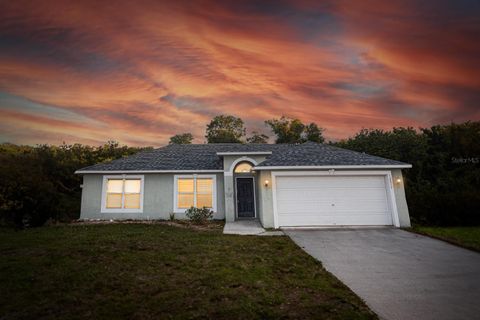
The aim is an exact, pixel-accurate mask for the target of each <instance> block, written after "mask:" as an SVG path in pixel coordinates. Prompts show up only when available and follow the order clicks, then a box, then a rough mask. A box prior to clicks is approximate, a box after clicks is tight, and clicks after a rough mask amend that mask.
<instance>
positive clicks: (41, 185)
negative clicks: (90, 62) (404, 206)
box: [0, 115, 480, 226]
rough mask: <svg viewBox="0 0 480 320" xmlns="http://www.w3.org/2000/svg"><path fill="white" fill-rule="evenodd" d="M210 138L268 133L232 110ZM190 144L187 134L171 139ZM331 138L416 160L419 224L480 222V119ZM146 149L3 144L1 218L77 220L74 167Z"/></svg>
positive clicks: (413, 191)
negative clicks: (246, 124) (248, 126)
mask: <svg viewBox="0 0 480 320" xmlns="http://www.w3.org/2000/svg"><path fill="white" fill-rule="evenodd" d="M239 120H240V121H239ZM265 123H266V125H267V126H269V127H270V128H271V131H272V132H273V134H274V135H275V138H274V140H275V142H276V143H302V142H305V141H316V142H324V137H323V135H322V133H323V129H322V128H320V127H318V126H317V125H316V124H314V123H311V124H304V123H302V122H301V121H300V120H298V119H291V118H286V117H282V118H280V119H272V120H267V121H266V122H265ZM205 136H206V140H207V142H208V143H221V142H235V143H264V142H266V141H268V137H267V136H266V135H265V134H262V133H254V132H252V134H251V135H250V136H248V137H247V136H246V130H245V127H244V124H243V121H241V119H239V118H235V117H232V116H228V115H227V116H226V115H220V116H217V117H214V118H213V119H212V121H211V122H210V123H209V124H208V125H207V127H206V134H205ZM192 141H193V136H192V135H191V134H188V133H187V134H181V135H176V136H174V137H172V139H171V140H170V142H171V143H191V142H192ZM328 143H329V144H331V145H335V146H338V147H342V148H346V149H350V150H354V151H359V152H365V153H368V154H372V155H377V156H381V157H386V158H390V159H395V160H399V161H404V162H407V163H411V164H412V165H413V167H412V168H411V169H407V170H404V175H405V180H404V183H405V190H406V195H407V202H408V204H409V210H410V216H411V218H412V221H413V222H414V223H417V224H423V225H480V121H475V122H470V121H469V122H464V123H459V124H456V123H451V124H448V125H436V126H432V127H430V128H420V129H414V128H411V127H407V128H403V127H400V128H393V129H391V130H380V129H362V130H360V131H359V132H358V133H356V134H355V135H353V136H352V137H350V138H348V139H343V140H341V141H337V142H332V141H330V142H328ZM148 149H151V147H148V148H135V147H127V146H121V145H119V144H118V143H117V142H113V141H110V142H108V143H107V144H105V145H103V146H99V147H92V146H86V145H81V144H73V145H67V144H63V145H61V146H53V145H37V146H19V145H14V144H8V143H4V144H1V145H0V223H1V224H4V225H17V226H22V225H24V224H29V225H33V226H37V225H42V224H44V223H45V221H47V220H49V219H50V220H53V221H70V220H72V219H76V218H78V216H79V212H80V198H81V188H80V185H81V183H82V179H81V177H80V176H78V175H75V174H74V172H75V171H76V170H78V169H80V168H82V167H86V166H89V165H93V164H95V163H100V162H105V161H110V160H113V159H118V158H121V157H124V156H129V155H132V154H134V153H137V152H139V151H142V150H148Z"/></svg>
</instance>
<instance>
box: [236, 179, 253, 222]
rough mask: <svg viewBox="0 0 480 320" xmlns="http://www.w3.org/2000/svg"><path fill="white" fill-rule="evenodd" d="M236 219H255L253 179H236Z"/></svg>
mask: <svg viewBox="0 0 480 320" xmlns="http://www.w3.org/2000/svg"><path fill="white" fill-rule="evenodd" d="M235 180H236V184H237V186H236V189H237V217H238V218H255V187H254V183H253V177H236V178H235Z"/></svg>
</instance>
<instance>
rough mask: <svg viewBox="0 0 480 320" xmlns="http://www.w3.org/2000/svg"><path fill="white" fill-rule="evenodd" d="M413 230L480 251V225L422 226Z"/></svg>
mask: <svg viewBox="0 0 480 320" xmlns="http://www.w3.org/2000/svg"><path fill="white" fill-rule="evenodd" d="M412 231H414V232H418V233H421V234H425V235H428V236H432V237H435V238H438V239H442V240H445V241H448V242H451V243H454V244H457V245H459V246H462V247H465V248H469V249H472V250H476V251H480V227H421V226H415V227H413V228H412Z"/></svg>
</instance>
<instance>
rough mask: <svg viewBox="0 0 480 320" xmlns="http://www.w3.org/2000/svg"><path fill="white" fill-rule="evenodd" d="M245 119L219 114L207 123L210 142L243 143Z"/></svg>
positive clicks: (207, 137) (207, 135) (207, 134)
mask: <svg viewBox="0 0 480 320" xmlns="http://www.w3.org/2000/svg"><path fill="white" fill-rule="evenodd" d="M245 132H246V130H245V127H244V124H243V120H242V119H240V118H237V117H234V116H231V115H218V116H216V117H214V118H213V119H212V121H210V123H209V124H208V125H207V129H206V135H205V138H206V139H207V142H208V143H242V138H243V137H244V136H245Z"/></svg>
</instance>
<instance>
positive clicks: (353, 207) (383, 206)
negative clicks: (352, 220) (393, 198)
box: [335, 199, 388, 214]
mask: <svg viewBox="0 0 480 320" xmlns="http://www.w3.org/2000/svg"><path fill="white" fill-rule="evenodd" d="M335 210H336V211H350V212H352V214H355V213H356V212H368V211H375V212H386V211H388V204H387V202H386V201H385V200H384V199H379V200H373V199H369V200H362V199H355V200H353V201H352V200H349V199H338V200H336V201H335Z"/></svg>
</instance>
